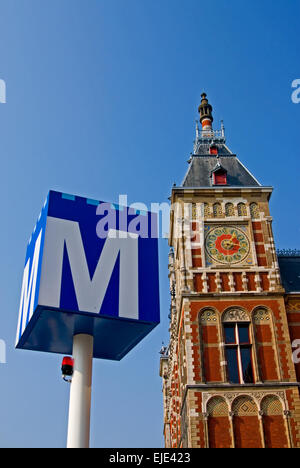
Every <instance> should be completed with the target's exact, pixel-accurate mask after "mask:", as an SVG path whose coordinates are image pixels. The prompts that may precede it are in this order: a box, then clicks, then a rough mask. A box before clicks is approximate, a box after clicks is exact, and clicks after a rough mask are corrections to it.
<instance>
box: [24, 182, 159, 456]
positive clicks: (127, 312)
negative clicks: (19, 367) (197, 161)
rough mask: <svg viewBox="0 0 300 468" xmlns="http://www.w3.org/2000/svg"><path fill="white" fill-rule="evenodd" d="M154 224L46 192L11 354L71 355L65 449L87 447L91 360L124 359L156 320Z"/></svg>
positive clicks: (141, 215) (144, 216) (150, 218)
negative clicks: (23, 351) (24, 351)
mask: <svg viewBox="0 0 300 468" xmlns="http://www.w3.org/2000/svg"><path fill="white" fill-rule="evenodd" d="M157 223H158V221H157V214H154V213H151V212H140V211H136V210H134V209H131V208H128V207H125V206H117V205H113V204H110V203H105V202H100V201H97V200H90V199H86V198H82V197H78V196H74V195H67V194H63V193H60V192H54V191H50V192H49V195H48V197H47V200H46V202H45V204H44V207H43V209H42V211H41V214H40V216H39V218H38V221H37V224H36V226H35V228H34V231H33V234H32V236H31V238H30V241H29V243H28V247H27V253H26V260H25V268H24V275H23V283H22V291H21V301H20V309H19V320H18V329H17V338H16V347H17V348H19V349H28V350H35V351H44V352H51V353H60V354H68V355H72V354H73V358H74V372H73V378H72V383H71V390H70V407H69V427H68V443H67V446H68V447H70V448H71V447H78V448H81V447H82V448H83V447H88V446H89V432H90V408H91V386H92V362H93V358H99V359H109V360H117V361H119V360H121V359H122V358H123V357H124V356H125V355H126V354H127V353H128V352H129V351H130V350H131V349H133V348H134V347H135V346H136V345H137V344H138V343H139V342H140V341H141V340H142V339H143V338H144V337H145V336H146V335H148V333H150V331H151V330H152V329H153V328H155V327H156V326H157V325H158V323H159V321H160V318H159V315H160V313H159V281H158V232H157V231H158V226H157ZM106 225H107V229H106V230H104V232H105V235H104V236H101V235H99V233H101V232H103V229H102V228H103V226H106Z"/></svg>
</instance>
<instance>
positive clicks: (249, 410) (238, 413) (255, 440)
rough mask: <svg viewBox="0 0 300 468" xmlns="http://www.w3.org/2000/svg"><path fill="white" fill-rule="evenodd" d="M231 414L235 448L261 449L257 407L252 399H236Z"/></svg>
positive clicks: (247, 397)
mask: <svg viewBox="0 0 300 468" xmlns="http://www.w3.org/2000/svg"><path fill="white" fill-rule="evenodd" d="M232 412H233V415H234V416H233V431H234V442H235V448H262V447H263V443H262V436H261V431H260V424H259V419H258V407H257V405H256V403H255V402H254V400H253V398H251V397H250V396H248V395H245V396H240V397H238V398H236V399H235V400H234V402H233V404H232ZM249 434H251V437H249Z"/></svg>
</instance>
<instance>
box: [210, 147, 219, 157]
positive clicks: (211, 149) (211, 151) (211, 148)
mask: <svg viewBox="0 0 300 468" xmlns="http://www.w3.org/2000/svg"><path fill="white" fill-rule="evenodd" d="M209 154H211V155H217V154H218V147H217V146H216V145H212V146H210V148H209Z"/></svg>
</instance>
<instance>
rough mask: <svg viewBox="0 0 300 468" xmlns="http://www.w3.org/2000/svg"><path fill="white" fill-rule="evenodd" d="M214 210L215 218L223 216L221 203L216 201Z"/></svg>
mask: <svg viewBox="0 0 300 468" xmlns="http://www.w3.org/2000/svg"><path fill="white" fill-rule="evenodd" d="M213 212H214V218H222V206H221V203H214V206H213Z"/></svg>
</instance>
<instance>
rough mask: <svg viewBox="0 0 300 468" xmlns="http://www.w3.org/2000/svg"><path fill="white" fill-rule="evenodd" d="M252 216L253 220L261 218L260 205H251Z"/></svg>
mask: <svg viewBox="0 0 300 468" xmlns="http://www.w3.org/2000/svg"><path fill="white" fill-rule="evenodd" d="M250 214H251V218H252V219H257V218H259V210H258V204H257V203H251V204H250Z"/></svg>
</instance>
